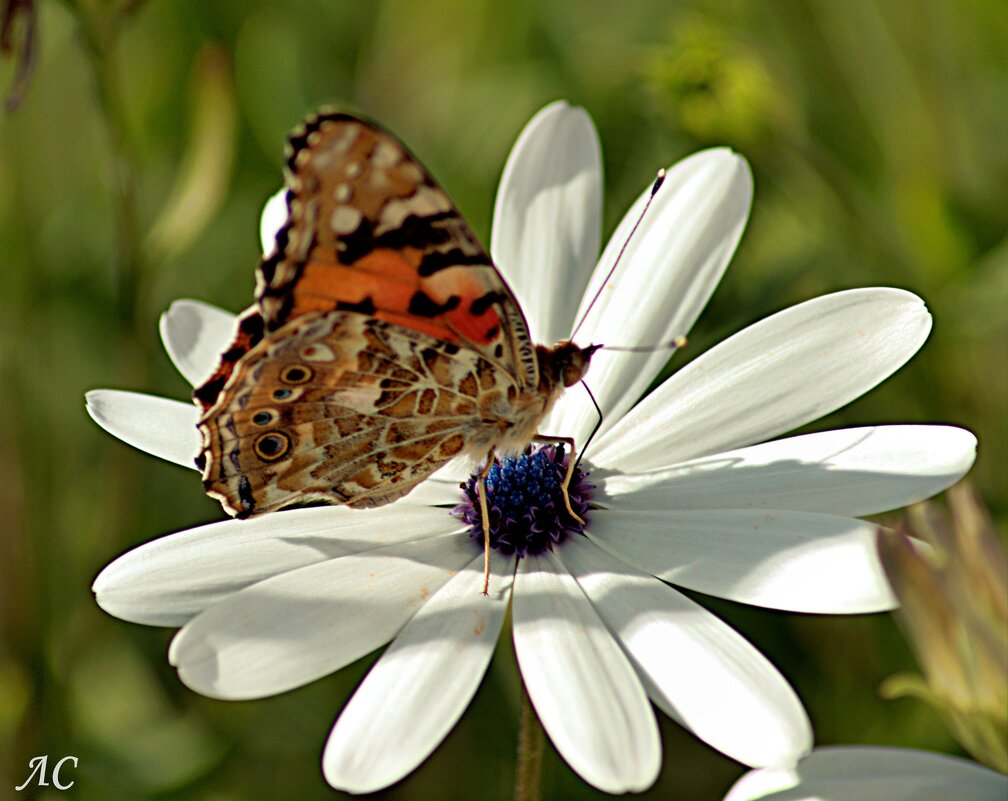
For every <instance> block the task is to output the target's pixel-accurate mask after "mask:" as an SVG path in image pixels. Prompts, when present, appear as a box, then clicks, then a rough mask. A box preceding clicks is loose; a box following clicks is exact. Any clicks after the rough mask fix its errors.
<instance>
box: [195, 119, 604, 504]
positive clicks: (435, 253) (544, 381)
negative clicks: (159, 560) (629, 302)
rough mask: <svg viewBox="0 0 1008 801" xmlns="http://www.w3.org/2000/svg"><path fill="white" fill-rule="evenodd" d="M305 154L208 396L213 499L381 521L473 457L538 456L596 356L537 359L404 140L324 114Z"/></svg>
mask: <svg viewBox="0 0 1008 801" xmlns="http://www.w3.org/2000/svg"><path fill="white" fill-rule="evenodd" d="M290 145H291V151H290V154H289V157H288V175H287V185H288V193H287V202H288V210H289V216H288V221H287V223H286V224H285V225H284V226H283V227H282V228H281V230H280V232H279V233H278V234H277V246H276V249H275V251H274V252H273V253H272V254H271V255H270V256H269V257H267V258H266V259H265V260H264V261H263V262H262V263H261V264H260V267H259V270H258V271H257V287H256V303H255V304H254V305H253V306H252V307H251V308H250V309H249V310H247V311H246V312H245V313H244V314H243V315H241V317H240V318H239V320H238V323H237V326H236V332H235V336H234V342H233V344H232V346H231V347H230V348H229V349H228V350H227V351H226V352H225V353H224V354H223V355H222V357H221V363H220V365H219V367H218V369H217V370H216V371H215V373H214V374H213V375H212V376H211V377H210V378H209V379H208V380H207V381H206V382H205V383H204V384H203V385H202V386H200V387H198V388H197V389H196V391H195V392H194V397H195V399H196V401H197V403H198V404H199V405H200V406H201V407H202V409H203V414H202V416H201V419H200V421H199V430H200V433H201V436H202V442H203V450H202V453H201V454H200V456H199V457H198V459H197V464H198V466H199V467H200V468H201V470H202V472H203V480H204V488H205V489H206V491H207V492H208V494H210V495H211V496H213V497H215V498H217V499H219V500H220V501H221V503H222V505H223V506H224V508H225V509H226V510H227V511H228V512H229V513H230V514H232V515H236V516H239V517H247V516H249V515H253V514H258V513H260V512H268V511H273V510H275V509H280V508H282V507H284V506H288V505H291V504H295V503H304V502H314V501H325V502H329V503H337V504H344V505H347V506H351V507H355V508H366V507H371V506H379V505H382V504H385V503H389V502H391V501H393V500H395V499H397V498H399V497H402V496H403V495H405V494H406V493H408V492H409V491H410V490H411V489H412V488H413V487H415V486H416V484H418V483H419V482H420V481H422V480H423V479H424V478H426V477H427V476H429V475H430V474H431V473H433V472H434V471H435V470H437V469H438V468H439V467H441V466H442V465H444V464H446V463H447V462H448V461H449V460H451V459H453V458H456V457H458V456H469V457H471V458H473V459H474V460H479V459H483V458H484V457H486V456H487V455H488V454H492V453H494V452H495V451H502V452H514V451H519V450H521V449H523V448H524V447H526V446H527V445H528V444H529V442H531V440H532V439H533V438H534V437H535V435H536V433H537V431H538V427H539V424H540V423H541V421H542V420H543V418H544V417H545V416H546V414H547V413H548V412H549V410H550V409H551V408H552V406H553V404H554V403H555V402H556V400H557V398H558V397H559V396H560V394H561V393H562V392H563V390H564V389H565V388H566V387H568V386H571V385H573V384H574V383H576V382H577V381H579V380H580V379H581V377H582V375H583V374H584V372H585V370H586V369H587V367H588V364H589V362H590V359H591V354H592V353H593V352H594V350H595V347H594V346H589V347H587V348H582V347H579V346H578V345H575V344H574V343H571V342H566V341H565V342H560V343H557V344H556V345H555V346H553V347H546V346H542V345H538V346H536V345H533V344H532V342H531V340H530V337H529V334H528V327H527V324H526V322H525V319H524V315H523V314H522V312H521V309H520V308H519V306H518V303H517V301H516V300H515V298H514V296H513V294H512V292H511V290H510V288H509V287H508V286H507V284H506V283H505V281H504V279H503V278H502V277H501V276H500V274H499V273H498V272H497V270H496V268H495V267H494V266H493V264H492V262H491V261H490V258H489V256H487V255H486V253H485V251H484V250H483V249H482V247H481V246H480V245H479V243H478V241H477V239H476V238H475V236H474V235H473V234H472V233H471V232H470V230H469V228H468V226H467V224H466V223H465V221H464V220H463V219H462V217H461V215H460V214H459V213H458V211H457V210H456V209H455V207H454V205H453V204H452V203H451V201H450V199H449V198H448V196H447V194H446V193H445V192H444V191H443V190H442V189H441V188H440V187H438V186H437V184H435V183H434V181H433V179H431V178H430V176H429V175H428V173H427V172H426V170H425V169H424V168H423V167H422V166H420V164H419V162H417V161H416V160H415V159H414V158H413V157H412V156H411V155H410V154H409V153H408V152H407V151H406V149H405V148H404V147H403V146H402V145H401V143H399V142H398V140H397V139H395V137H393V136H392V135H391V134H388V133H387V132H385V131H382V130H381V129H380V128H377V127H376V126H374V125H373V124H371V123H368V122H365V121H363V120H360V119H357V118H355V117H351V116H348V115H345V114H323V115H319V116H316V117H313V118H311V119H309V121H308V122H307V123H306V124H305V126H304V128H303V129H302V130H300V131H298V132H295V134H293V135H292V137H291V140H290Z"/></svg>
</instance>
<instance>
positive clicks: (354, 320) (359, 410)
mask: <svg viewBox="0 0 1008 801" xmlns="http://www.w3.org/2000/svg"><path fill="white" fill-rule="evenodd" d="M509 388H510V389H511V391H512V394H513V393H514V388H513V385H511V384H510V382H509V381H508V380H507V379H506V377H505V376H504V374H502V373H501V372H500V371H499V370H497V369H496V368H495V367H494V366H493V365H492V364H490V363H489V362H487V361H486V360H485V359H483V358H482V357H480V356H479V355H478V354H477V353H476V352H475V351H473V350H471V349H468V348H459V347H457V346H455V345H452V344H451V343H445V342H441V341H440V340H436V339H434V338H433V337H429V336H427V335H426V334H422V333H419V332H413V331H409V330H408V329H404V328H402V327H401V326H396V325H393V324H388V323H384V322H383V321H380V320H376V319H374V318H369V317H367V316H365V315H361V314H356V313H353V312H330V313H327V314H321V313H318V312H315V313H308V314H305V315H302V316H300V317H298V318H296V319H295V320H292V321H291V322H290V323H288V324H287V325H286V326H284V327H282V328H281V329H278V330H277V331H276V332H273V333H271V334H267V335H266V336H265V337H264V338H263V339H262V341H261V342H259V344H258V345H256V346H255V347H253V348H252V349H251V350H250V351H249V352H248V353H247V354H246V355H245V356H244V357H243V358H242V359H241V360H240V361H239V362H238V364H237V365H236V367H235V370H234V372H233V374H232V378H231V380H230V381H229V384H228V388H227V391H226V393H225V395H226V399H227V403H225V404H218V405H217V406H216V407H214V408H213V409H211V410H210V411H209V412H208V413H207V414H206V415H204V417H203V419H202V420H201V421H200V431H201V434H202V436H203V442H204V453H205V454H206V455H207V457H208V458H207V460H206V466H205V469H204V487H205V489H206V490H207V492H208V493H209V494H211V495H213V496H214V497H216V498H218V499H220V500H221V501H222V502H223V503H224V505H225V507H226V508H227V509H228V511H229V512H231V513H232V514H236V515H239V516H242V517H244V516H247V515H250V514H254V513H258V512H264V511H270V510H273V509H277V508H280V507H283V506H287V505H289V504H291V503H293V502H300V501H311V500H325V501H329V502H336V503H343V504H347V505H350V506H358V507H359V506H371V505H378V504H381V503H387V502H389V501H390V500H394V499H395V498H396V497H399V496H400V495H403V494H405V493H406V492H408V491H409V490H410V489H411V488H412V487H413V486H414V485H415V484H416V483H417V482H419V481H420V480H422V479H423V478H426V477H427V476H428V475H430V474H431V473H433V472H434V471H435V470H437V469H438V468H439V467H441V466H442V465H443V464H445V463H446V462H447V461H449V460H450V459H451V458H453V457H455V456H457V455H459V454H460V453H463V452H466V451H468V450H470V448H471V446H472V443H473V442H478V443H481V444H480V445H479V446H478V447H484V446H483V444H482V439H483V437H480V435H479V429H480V428H481V425H482V424H481V422H480V421H481V420H484V419H486V418H485V415H486V414H492V413H493V410H494V408H495V407H496V406H497V405H499V403H500V402H502V399H504V398H506V396H507V393H508V389H509Z"/></svg>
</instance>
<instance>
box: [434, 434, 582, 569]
mask: <svg viewBox="0 0 1008 801" xmlns="http://www.w3.org/2000/svg"><path fill="white" fill-rule="evenodd" d="M569 459H570V457H569V456H568V455H566V454H565V453H564V448H563V446H555V445H545V446H539V447H536V448H534V449H530V450H529V451H527V452H526V453H523V454H521V455H520V456H503V457H495V458H494V463H493V464H492V465H491V466H490V470H489V471H488V472H487V477H486V499H487V511H488V513H489V514H488V517H489V521H490V546H491V547H492V548H493V549H494V550H497V551H500V552H501V553H504V554H508V555H510V554H514V553H516V554H518V556H525V554H527V553H529V554H539V553H542V552H543V551H546V550H549V549H552V548H553V547H554V546H555V545H559V544H560V543H561V542H563V540H564V539H565V538H566V537H567V535H568V534H572V533H581V532H582V531H584V527H583V526H582V525H581V524H580V523H579V522H578V521H577V520H575V519H574V518H573V517H571V515H570V512H568V511H567V507H566V505H565V504H564V498H563V489H562V487H563V480H564V476H565V475H566V473H567V463H568V460H569ZM587 476H588V474H587V473H584V472H582V471H581V468H579V467H575V468H574V473H573V474H572V475H571V481H570V485H569V486H568V488H567V493H568V495H569V497H570V504H571V509H573V510H574V511H575V512H576V513H577V514H578V516H580V517H581V519H582V520H585V521H587V520H588V501H589V500H590V499H591V491H592V490H593V489H595V486H594V485H593V484H589V483H588V482H587V481H586V480H585V479H586V478H587ZM478 477H479V473H478V472H477V473H474V474H473V475H472V476H471V477H470V478H469V480H468V481H466V482H464V483H463V484H462V485H461V487H462V495H463V501H462V503H460V504H459V505H458V506H456V507H455V508H454V509H452V514H453V515H454V516H455V517H457V518H459V519H460V520H462V521H463V522H465V523H467V524H468V525H469V536H470V537H471V538H472V539H473V541H474V542H477V543H478V544H479V546H480V547H482V546H483V515H482V513H481V511H480V502H479V489H478V484H477V481H478Z"/></svg>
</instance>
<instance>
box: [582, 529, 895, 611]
mask: <svg viewBox="0 0 1008 801" xmlns="http://www.w3.org/2000/svg"><path fill="white" fill-rule="evenodd" d="M588 529H589V530H588V535H589V536H590V537H591V538H592V539H593V540H594V541H595V542H597V543H599V544H600V545H602V546H603V547H604V548H606V550H608V551H610V552H611V553H613V554H615V555H616V556H618V557H620V558H621V559H624V560H626V561H627V562H630V564H632V565H634V566H636V567H638V568H640V569H641V570H645V571H647V572H648V573H651V574H652V575H654V576H657V577H658V578H660V579H663V580H665V581H670V582H672V583H673V584H678V585H679V586H681V587H688V588H689V589H691V590H698V591H699V592H705V593H707V594H708V595H716V596H718V597H719V598H727V599H729V600H732V601H739V602H741V603H747V604H753V605H755V606H765V607H769V608H771V609H787V610H791V611H795V612H814V613H821V614H857V613H862V612H880V611H884V610H887V609H892V608H894V607H895V606H896V599H895V597H894V596H893V594H892V590H891V589H890V588H889V583H888V582H887V581H886V578H885V573H884V572H883V570H882V566H881V564H880V563H879V560H878V555H877V554H876V552H875V532H876V531H877V526H876V525H875V524H873V523H867V522H865V521H863V520H854V519H851V518H846V517H835V516H833V515H820V514H813V513H811V512H792V511H787V510H778V509H763V510H750V509H696V510H684V511H676V512H661V511H658V512H656V511H651V512H635V511H628V510H623V509H620V510H611V511H607V510H596V511H594V512H592V518H591V521H590V523H589V526H588Z"/></svg>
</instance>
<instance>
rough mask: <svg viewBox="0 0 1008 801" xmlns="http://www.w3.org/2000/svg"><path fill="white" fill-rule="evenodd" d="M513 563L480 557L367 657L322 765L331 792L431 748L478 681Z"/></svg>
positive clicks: (366, 786)
mask: <svg viewBox="0 0 1008 801" xmlns="http://www.w3.org/2000/svg"><path fill="white" fill-rule="evenodd" d="M513 576H514V560H513V559H507V558H504V557H501V556H499V555H497V554H492V559H491V576H490V588H491V593H490V596H489V597H484V596H483V595H482V594H481V593H480V588H481V587H482V585H483V556H482V555H480V556H478V557H476V558H475V559H474V560H473V561H472V562H470V563H469V565H468V567H466V568H465V569H464V570H461V571H460V572H459V573H458V574H457V575H456V576H455V577H454V578H452V579H451V580H450V581H449V582H448V583H447V584H445V586H444V587H442V588H441V589H440V590H438V592H437V593H436V594H435V595H434V597H433V598H431V599H430V600H429V601H428V602H427V603H426V604H424V606H423V607H422V608H421V609H420V611H419V612H417V613H416V615H415V616H414V617H413V619H412V620H411V621H410V622H409V623H407V624H406V626H405V627H404V628H403V630H402V632H401V633H400V634H399V636H398V637H396V639H395V641H394V642H393V643H392V645H390V646H389V649H388V650H387V651H386V652H385V653H384V654H383V655H382V656H381V658H380V659H379V660H378V661H377V662H375V664H374V666H373V667H372V668H371V672H370V673H368V675H367V677H366V678H365V679H364V681H363V682H362V683H361V685H360V687H358V688H357V691H356V692H355V693H354V695H353V697H352V698H351V699H350V701H349V703H347V705H346V707H345V708H344V709H343V712H342V713H341V714H340V716H339V719H338V720H337V721H336V725H335V726H334V727H333V730H332V734H330V735H329V741H328V742H327V743H326V747H325V753H324V755H323V757H322V770H323V772H324V773H325V777H326V781H327V782H329V784H331V785H332V786H333V787H335V788H336V789H338V790H346V791H347V792H351V793H370V792H374V791H375V790H380V789H382V788H384V787H388V786H389V785H390V784H392V783H394V782H397V781H398V780H399V779H401V778H403V777H404V776H405V775H406V774H407V773H409V772H410V771H411V770H413V769H414V768H415V767H416V766H417V765H419V764H420V763H421V762H423V761H424V760H425V759H426V758H427V757H428V756H429V755H430V753H431V752H432V751H433V750H434V749H435V748H437V746H438V745H439V744H440V743H441V741H442V740H443V739H444V738H445V737H446V736H447V734H448V732H449V731H451V729H452V727H453V726H454V725H455V724H456V723H457V722H458V719H459V718H460V717H462V713H463V712H464V711H465V708H466V707H467V706H468V705H469V702H470V700H472V697H473V694H474V693H475V692H476V689H477V687H479V685H480V682H481V681H482V680H483V674H484V673H485V672H486V669H487V665H489V664H490V657H491V656H492V655H493V651H494V646H495V645H496V643H497V636H498V634H500V629H501V624H502V623H503V622H504V613H505V611H506V610H507V605H508V601H509V600H510V598H511V582H512V578H513Z"/></svg>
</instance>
